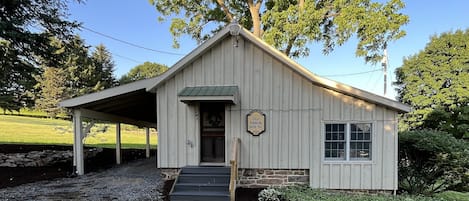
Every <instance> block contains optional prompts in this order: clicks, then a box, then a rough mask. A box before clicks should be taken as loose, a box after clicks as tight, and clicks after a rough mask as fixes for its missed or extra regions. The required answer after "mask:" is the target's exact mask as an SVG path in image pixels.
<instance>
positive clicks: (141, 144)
mask: <svg viewBox="0 0 469 201" xmlns="http://www.w3.org/2000/svg"><path fill="white" fill-rule="evenodd" d="M103 130H106V131H105V132H102V131H103ZM115 130H116V127H115V124H96V125H95V126H94V127H93V128H92V129H91V131H92V133H91V135H90V136H87V137H86V138H85V145H89V146H98V147H108V148H111V147H115V142H116V135H115ZM150 135H151V136H150V144H151V145H152V148H156V145H157V137H156V131H155V130H153V129H152V130H151V134H150ZM2 143H3V144H57V145H72V144H73V134H72V122H70V121H65V120H57V119H47V118H34V117H22V116H13V115H0V144H2ZM121 143H122V147H123V148H145V130H144V129H139V128H137V127H135V126H131V125H122V126H121Z"/></svg>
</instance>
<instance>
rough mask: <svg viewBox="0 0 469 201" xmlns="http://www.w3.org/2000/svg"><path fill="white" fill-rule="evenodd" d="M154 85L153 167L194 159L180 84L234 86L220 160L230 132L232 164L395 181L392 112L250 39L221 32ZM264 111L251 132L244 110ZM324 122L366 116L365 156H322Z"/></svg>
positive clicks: (389, 185)
mask: <svg viewBox="0 0 469 201" xmlns="http://www.w3.org/2000/svg"><path fill="white" fill-rule="evenodd" d="M186 65H187V66H185V67H184V68H182V70H181V71H179V72H177V73H176V74H175V76H173V77H172V78H170V79H168V80H166V81H165V82H164V83H162V84H161V85H159V86H158V87H157V90H156V94H157V95H156V98H157V115H158V123H157V126H158V133H159V136H158V137H159V138H158V166H159V167H160V168H179V167H183V166H186V165H199V161H200V160H199V159H200V137H199V136H200V129H199V127H200V126H199V125H200V124H199V118H200V117H199V106H198V104H197V103H194V104H191V105H187V104H185V103H182V102H180V101H178V97H177V93H178V92H179V91H181V90H182V89H183V88H184V87H190V86H209V85H225V86H228V85H235V86H238V87H239V94H240V97H239V98H240V101H239V103H238V104H237V105H227V106H226V107H225V125H226V127H225V139H226V140H225V151H226V153H225V159H226V165H229V156H230V153H229V151H230V150H231V148H230V145H231V140H232V138H233V137H238V138H240V140H241V144H240V162H239V167H240V168H270V169H310V175H311V179H310V182H311V186H312V187H315V188H329V189H390V190H392V189H395V188H396V187H397V162H396V161H397V152H396V150H397V136H396V134H397V124H396V122H397V121H396V118H397V113H396V112H394V111H392V110H388V109H385V108H383V107H380V106H376V105H374V104H371V103H367V102H364V101H362V100H359V99H357V98H353V97H350V96H346V95H343V94H340V93H336V92H333V91H331V90H328V89H325V88H322V87H319V86H317V85H314V84H313V83H312V82H311V81H310V80H308V79H306V78H305V77H303V76H302V75H300V74H298V73H296V72H295V71H293V70H292V69H291V68H289V67H288V66H285V64H283V63H282V62H281V61H280V60H278V59H276V58H275V57H273V56H272V55H270V54H269V53H266V52H264V51H263V50H262V49H260V48H259V47H257V46H256V45H254V44H253V43H251V42H249V41H247V40H243V38H242V37H240V38H239V39H238V47H234V46H233V41H232V39H231V38H230V37H227V38H225V39H224V40H222V41H221V42H219V43H217V44H216V45H214V46H213V47H211V48H208V49H207V50H206V51H205V52H204V53H203V54H202V55H201V56H199V57H198V58H196V59H195V60H194V61H192V62H191V63H188V64H186ZM253 109H257V110H260V111H262V112H263V113H265V114H266V131H265V132H264V133H263V134H261V135H260V136H252V135H251V134H249V133H248V132H247V131H246V115H247V114H248V113H249V112H250V111H251V110H253ZM328 121H344V122H345V121H357V122H370V123H373V136H372V137H373V143H372V157H373V160H372V161H369V162H342V163H339V162H328V161H325V160H324V159H323V151H324V142H323V130H324V129H323V125H324V122H328Z"/></svg>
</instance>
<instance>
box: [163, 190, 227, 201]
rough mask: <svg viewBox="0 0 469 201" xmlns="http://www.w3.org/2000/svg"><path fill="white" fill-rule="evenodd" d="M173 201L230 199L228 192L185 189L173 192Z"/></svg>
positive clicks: (219, 200)
mask: <svg viewBox="0 0 469 201" xmlns="http://www.w3.org/2000/svg"><path fill="white" fill-rule="evenodd" d="M170 197H171V201H229V200H230V194H229V193H228V192H226V193H225V192H217V191H215V192H210V191H183V192H173V193H172V194H171V195H170Z"/></svg>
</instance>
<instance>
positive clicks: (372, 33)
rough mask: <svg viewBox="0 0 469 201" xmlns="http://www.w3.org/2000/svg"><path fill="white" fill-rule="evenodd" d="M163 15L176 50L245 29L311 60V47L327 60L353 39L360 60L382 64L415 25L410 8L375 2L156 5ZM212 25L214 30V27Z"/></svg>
mask: <svg viewBox="0 0 469 201" xmlns="http://www.w3.org/2000/svg"><path fill="white" fill-rule="evenodd" d="M150 3H151V4H152V5H153V6H154V7H155V8H156V10H157V11H158V12H159V13H160V14H161V16H160V17H159V20H160V21H165V20H171V26H170V32H171V34H172V35H173V37H174V45H175V47H178V46H179V44H178V38H179V37H180V36H182V35H183V34H188V35H190V36H191V37H192V38H193V39H195V40H197V41H198V42H199V43H200V42H202V41H204V40H206V39H208V38H209V37H210V36H212V35H213V34H214V33H216V32H217V31H219V30H220V29H221V28H222V27H223V26H225V25H226V24H227V23H230V22H231V21H233V19H235V18H236V19H237V20H238V21H239V23H240V24H241V25H242V26H243V27H244V28H246V29H248V30H250V31H252V33H253V34H254V35H255V36H257V37H259V38H262V39H263V40H265V41H266V42H267V43H269V44H270V45H273V46H274V47H276V48H277V49H279V50H281V51H283V52H284V53H285V54H286V55H288V56H292V57H301V56H307V55H308V54H309V48H308V46H307V45H308V44H310V43H312V42H319V43H322V45H323V52H324V53H325V54H327V53H329V52H331V51H333V50H334V48H336V47H337V46H341V45H343V44H344V43H345V42H346V41H348V40H349V39H350V38H351V37H352V36H356V37H357V39H358V44H357V47H356V51H355V53H356V56H359V57H364V58H365V61H366V62H371V63H376V62H378V61H380V60H381V58H382V50H383V49H385V48H386V47H387V44H388V43H389V42H391V41H394V40H397V39H399V38H401V37H403V36H404V35H405V31H404V30H402V29H401V27H402V26H403V25H405V24H406V23H407V22H408V21H409V19H408V16H407V15H405V14H402V13H401V9H402V8H404V6H405V5H404V3H403V2H402V1H401V0H390V1H388V2H386V3H378V2H371V0H356V1H341V0H315V1H312V0H257V1H256V0H247V1H239V0H234V1H227V0H214V1H203V0H196V1H193V0H180V1H172V0H150ZM209 23H210V24H209Z"/></svg>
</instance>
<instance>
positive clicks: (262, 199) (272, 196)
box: [258, 188, 282, 201]
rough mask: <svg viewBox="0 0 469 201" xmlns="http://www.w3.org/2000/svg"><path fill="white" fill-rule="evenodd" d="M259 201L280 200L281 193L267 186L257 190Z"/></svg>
mask: <svg viewBox="0 0 469 201" xmlns="http://www.w3.org/2000/svg"><path fill="white" fill-rule="evenodd" d="M258 197H259V198H258V200H259V201H281V200H282V193H280V192H279V191H278V190H276V189H274V188H267V189H264V190H262V191H261V192H259V195H258Z"/></svg>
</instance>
